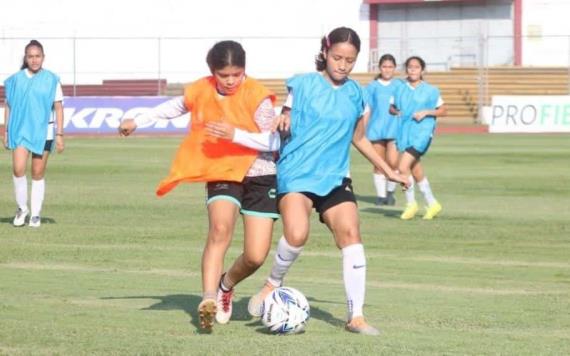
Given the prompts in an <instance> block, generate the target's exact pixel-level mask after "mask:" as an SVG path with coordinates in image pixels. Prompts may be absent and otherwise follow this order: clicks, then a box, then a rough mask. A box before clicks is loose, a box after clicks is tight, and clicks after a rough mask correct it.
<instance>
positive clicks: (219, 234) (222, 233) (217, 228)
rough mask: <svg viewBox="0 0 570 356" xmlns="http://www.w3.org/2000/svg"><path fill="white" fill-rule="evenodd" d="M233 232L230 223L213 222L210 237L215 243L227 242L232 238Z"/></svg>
mask: <svg viewBox="0 0 570 356" xmlns="http://www.w3.org/2000/svg"><path fill="white" fill-rule="evenodd" d="M231 234H232V229H231V226H230V225H229V224H225V223H217V224H211V225H210V231H209V233H208V239H209V240H210V241H211V242H213V243H221V242H227V241H228V240H229V239H230V237H231Z"/></svg>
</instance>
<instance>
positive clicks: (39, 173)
mask: <svg viewBox="0 0 570 356" xmlns="http://www.w3.org/2000/svg"><path fill="white" fill-rule="evenodd" d="M32 179H33V180H41V179H44V172H43V170H33V169H32Z"/></svg>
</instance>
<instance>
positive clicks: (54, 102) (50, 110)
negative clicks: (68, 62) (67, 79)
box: [4, 40, 64, 227]
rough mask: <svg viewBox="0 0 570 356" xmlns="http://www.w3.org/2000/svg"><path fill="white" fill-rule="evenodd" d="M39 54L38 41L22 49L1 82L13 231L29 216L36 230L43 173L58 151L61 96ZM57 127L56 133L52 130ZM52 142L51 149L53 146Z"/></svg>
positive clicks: (55, 80)
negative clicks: (29, 175)
mask: <svg viewBox="0 0 570 356" xmlns="http://www.w3.org/2000/svg"><path fill="white" fill-rule="evenodd" d="M44 58H45V56H44V50H43V46H42V45H41V43H40V42H38V41H36V40H32V41H30V43H28V44H27V45H26V48H25V52H24V61H23V64H22V68H21V70H20V71H19V72H17V73H15V74H13V75H12V76H10V77H9V78H8V79H6V81H5V82H4V86H5V89H6V107H5V110H4V119H5V127H6V130H5V134H4V146H5V147H6V148H7V149H10V150H12V170H13V181H14V195H15V197H16V203H17V205H18V209H17V211H16V216H15V217H14V221H13V224H14V226H23V225H24V224H25V222H26V217H27V216H28V215H30V213H31V217H30V221H29V225H30V226H32V227H39V226H40V224H41V218H40V213H41V210H42V204H43V200H44V193H45V180H44V175H45V170H46V166H47V161H48V157H49V154H50V152H51V151H52V149H53V148H54V146H55V147H56V148H57V151H58V152H63V149H64V143H63V105H62V101H63V91H62V88H61V84H60V82H59V77H58V76H57V75H55V74H54V73H52V72H50V71H49V70H47V69H44V68H42V65H43V61H44ZM56 127H57V132H56V130H55V128H56ZM54 141H55V145H54ZM30 154H31V155H32V190H31V199H30V209H31V211H30V209H28V182H27V178H26V165H27V162H28V156H30Z"/></svg>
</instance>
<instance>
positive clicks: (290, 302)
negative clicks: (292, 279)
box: [261, 287, 310, 334]
mask: <svg viewBox="0 0 570 356" xmlns="http://www.w3.org/2000/svg"><path fill="white" fill-rule="evenodd" d="M309 316H310V308H309V302H307V298H305V296H304V295H303V293H301V292H299V291H298V290H297V289H295V288H290V287H280V288H277V289H275V290H274V291H272V292H271V293H269V295H268V296H267V297H266V298H265V300H264V301H263V306H262V313H261V322H262V323H263V325H265V326H266V327H267V328H268V329H269V330H270V331H271V332H273V333H275V334H296V333H298V332H301V331H303V330H304V329H305V326H306V325H307V321H308V320H309Z"/></svg>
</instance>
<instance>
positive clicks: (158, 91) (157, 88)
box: [0, 79, 167, 104]
mask: <svg viewBox="0 0 570 356" xmlns="http://www.w3.org/2000/svg"><path fill="white" fill-rule="evenodd" d="M166 87H167V83H166V79H132V80H131V79H128V80H103V82H102V84H78V85H75V86H74V85H71V84H63V85H62V89H63V95H66V96H147V95H148V96H154V95H164V93H165V92H166ZM4 97H5V94H4V87H3V86H0V103H1V104H3V103H4Z"/></svg>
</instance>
